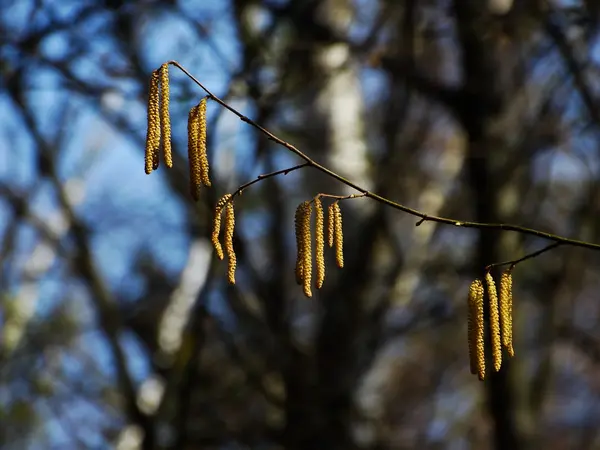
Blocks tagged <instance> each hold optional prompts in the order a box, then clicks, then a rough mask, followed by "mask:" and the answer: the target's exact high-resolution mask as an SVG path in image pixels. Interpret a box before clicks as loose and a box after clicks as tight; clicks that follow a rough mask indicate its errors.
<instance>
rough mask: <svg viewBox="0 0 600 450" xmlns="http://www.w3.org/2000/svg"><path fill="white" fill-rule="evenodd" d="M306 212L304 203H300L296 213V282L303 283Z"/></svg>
mask: <svg viewBox="0 0 600 450" xmlns="http://www.w3.org/2000/svg"><path fill="white" fill-rule="evenodd" d="M303 214H304V203H300V204H299V205H298V207H297V208H296V214H295V216H294V230H295V232H296V252H297V256H296V283H297V284H302V279H303V273H302V272H303V269H302V264H303V263H304V256H303V254H302V252H303V250H304V246H303V245H304V244H303V242H302V239H303V235H302V223H303V220H302V215H303Z"/></svg>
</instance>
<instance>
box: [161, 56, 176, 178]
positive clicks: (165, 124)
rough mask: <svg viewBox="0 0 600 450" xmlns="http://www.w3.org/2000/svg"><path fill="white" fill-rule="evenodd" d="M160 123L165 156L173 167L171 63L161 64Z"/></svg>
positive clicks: (166, 162)
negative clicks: (170, 99)
mask: <svg viewBox="0 0 600 450" xmlns="http://www.w3.org/2000/svg"><path fill="white" fill-rule="evenodd" d="M160 125H161V134H162V143H163V157H164V159H165V165H166V166H167V167H169V168H170V167H173V156H172V155H171V117H170V115H169V64H168V63H164V64H163V65H162V66H160Z"/></svg>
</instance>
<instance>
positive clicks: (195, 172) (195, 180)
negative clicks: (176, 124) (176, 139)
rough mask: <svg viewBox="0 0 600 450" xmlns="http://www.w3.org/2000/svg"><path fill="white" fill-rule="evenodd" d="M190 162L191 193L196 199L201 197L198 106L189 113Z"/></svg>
mask: <svg viewBox="0 0 600 450" xmlns="http://www.w3.org/2000/svg"><path fill="white" fill-rule="evenodd" d="M187 132H188V162H189V166H190V195H191V196H192V198H193V199H194V200H195V201H198V199H199V198H200V186H201V183H202V180H201V178H200V155H199V154H198V106H194V107H192V108H191V109H190V112H189V114H188V125H187Z"/></svg>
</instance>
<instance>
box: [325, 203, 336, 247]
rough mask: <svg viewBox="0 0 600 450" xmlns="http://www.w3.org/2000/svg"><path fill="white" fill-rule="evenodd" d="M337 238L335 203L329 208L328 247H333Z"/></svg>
mask: <svg viewBox="0 0 600 450" xmlns="http://www.w3.org/2000/svg"><path fill="white" fill-rule="evenodd" d="M334 238H335V203H332V204H331V205H329V207H328V208H327V245H329V248H331V247H333V241H334Z"/></svg>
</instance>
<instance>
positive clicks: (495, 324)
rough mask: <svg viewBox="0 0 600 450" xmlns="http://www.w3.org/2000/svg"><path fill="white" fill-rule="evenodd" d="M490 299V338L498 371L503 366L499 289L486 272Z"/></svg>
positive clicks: (495, 367) (495, 366) (490, 275)
mask: <svg viewBox="0 0 600 450" xmlns="http://www.w3.org/2000/svg"><path fill="white" fill-rule="evenodd" d="M485 282H486V284H487V292H488V301H489V306H490V339H491V341H492V359H493V361H494V369H495V370H496V372H498V371H499V370H500V367H501V366H502V343H501V339H500V315H499V313H498V291H497V290H496V283H494V278H493V277H492V274H491V273H489V272H488V273H486V274H485Z"/></svg>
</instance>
